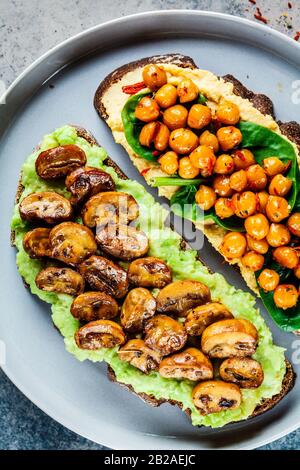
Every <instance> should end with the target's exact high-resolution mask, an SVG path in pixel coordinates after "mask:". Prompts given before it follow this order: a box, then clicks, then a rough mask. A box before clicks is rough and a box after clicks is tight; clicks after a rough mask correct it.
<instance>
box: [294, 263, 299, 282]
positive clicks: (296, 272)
mask: <svg viewBox="0 0 300 470" xmlns="http://www.w3.org/2000/svg"><path fill="white" fill-rule="evenodd" d="M294 275H295V276H296V278H297V279H300V263H299V264H298V266H296V267H295V269H294Z"/></svg>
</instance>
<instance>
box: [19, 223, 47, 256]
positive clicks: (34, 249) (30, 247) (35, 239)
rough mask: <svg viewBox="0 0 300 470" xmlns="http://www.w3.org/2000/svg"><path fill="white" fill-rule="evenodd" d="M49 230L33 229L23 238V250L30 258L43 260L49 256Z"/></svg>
mask: <svg viewBox="0 0 300 470" xmlns="http://www.w3.org/2000/svg"><path fill="white" fill-rule="evenodd" d="M50 231H51V229H50V228H43V227H39V228H35V229H33V230H30V231H29V232H27V233H26V234H25V236H24V238H23V247H24V250H25V251H26V252H27V253H28V254H29V256H30V258H43V257H45V256H51V250H50V243H49V233H50Z"/></svg>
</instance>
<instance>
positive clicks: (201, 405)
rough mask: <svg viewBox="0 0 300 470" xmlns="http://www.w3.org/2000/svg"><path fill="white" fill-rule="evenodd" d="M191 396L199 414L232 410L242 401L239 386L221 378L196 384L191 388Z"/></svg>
mask: <svg viewBox="0 0 300 470" xmlns="http://www.w3.org/2000/svg"><path fill="white" fill-rule="evenodd" d="M192 397H193V402H194V405H195V407H196V408H197V409H198V410H199V412H200V414H201V415H208V414H210V413H219V412H220V411H224V410H234V409H236V408H238V407H239V406H240V404H241V401H242V394H241V391H240V389H239V387H238V386H237V385H235V384H229V383H227V382H222V381H221V380H220V381H219V380H218V381H217V380H209V381H207V382H201V383H199V384H197V385H196V387H195V388H194V389H193V392H192Z"/></svg>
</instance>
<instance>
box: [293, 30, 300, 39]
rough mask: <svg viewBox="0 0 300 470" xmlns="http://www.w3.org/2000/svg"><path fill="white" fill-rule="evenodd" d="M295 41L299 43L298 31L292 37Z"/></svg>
mask: <svg viewBox="0 0 300 470" xmlns="http://www.w3.org/2000/svg"><path fill="white" fill-rule="evenodd" d="M294 39H295V41H299V39H300V31H297V33H296V34H295V36H294Z"/></svg>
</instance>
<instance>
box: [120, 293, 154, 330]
mask: <svg viewBox="0 0 300 470" xmlns="http://www.w3.org/2000/svg"><path fill="white" fill-rule="evenodd" d="M155 309H156V301H155V298H154V297H153V295H152V294H151V293H150V292H149V291H148V290H147V289H144V288H143V287H137V288H136V289H132V290H131V291H129V293H128V294H127V297H126V299H125V301H124V303H123V305H122V309H121V316H120V320H121V325H122V326H123V328H125V330H128V331H131V332H136V331H142V330H143V326H144V323H145V321H146V320H148V319H149V318H151V317H153V315H154V313H155Z"/></svg>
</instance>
